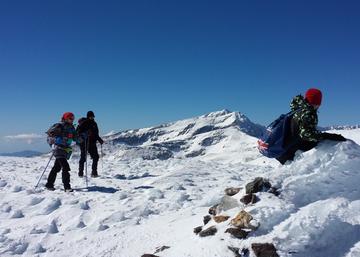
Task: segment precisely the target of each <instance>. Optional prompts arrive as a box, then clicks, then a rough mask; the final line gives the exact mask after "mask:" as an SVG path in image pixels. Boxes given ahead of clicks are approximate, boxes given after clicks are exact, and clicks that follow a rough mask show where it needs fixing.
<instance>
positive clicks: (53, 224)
mask: <svg viewBox="0 0 360 257" xmlns="http://www.w3.org/2000/svg"><path fill="white" fill-rule="evenodd" d="M47 232H48V233H49V234H56V233H59V230H58V227H57V225H56V222H55V220H53V221H52V222H51V224H50V225H49V228H48V231H47Z"/></svg>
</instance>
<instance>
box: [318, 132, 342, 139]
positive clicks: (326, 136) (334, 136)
mask: <svg viewBox="0 0 360 257" xmlns="http://www.w3.org/2000/svg"><path fill="white" fill-rule="evenodd" d="M321 136H322V138H323V139H328V140H332V141H346V138H345V137H343V136H342V135H340V134H331V133H326V132H324V133H322V134H321Z"/></svg>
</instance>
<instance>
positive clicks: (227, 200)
mask: <svg viewBox="0 0 360 257" xmlns="http://www.w3.org/2000/svg"><path fill="white" fill-rule="evenodd" d="M236 207H239V203H238V201H237V200H236V199H234V198H232V197H231V196H228V195H225V196H224V197H223V198H222V199H221V202H220V203H219V204H218V206H217V207H216V214H219V213H221V212H222V211H227V210H231V209H234V208H236ZM216 214H215V215H216Z"/></svg>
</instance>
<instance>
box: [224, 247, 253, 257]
mask: <svg viewBox="0 0 360 257" xmlns="http://www.w3.org/2000/svg"><path fill="white" fill-rule="evenodd" d="M228 249H229V250H230V251H232V252H233V253H234V254H235V257H248V256H249V250H248V249H246V248H243V249H242V250H241V252H240V248H237V247H232V246H228Z"/></svg>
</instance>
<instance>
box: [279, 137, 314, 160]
mask: <svg viewBox="0 0 360 257" xmlns="http://www.w3.org/2000/svg"><path fill="white" fill-rule="evenodd" d="M317 144H318V142H312V141H304V140H301V141H299V142H298V143H297V144H295V145H294V146H292V147H290V148H289V149H288V150H287V152H286V153H284V154H283V155H282V156H280V157H278V158H276V160H278V161H279V162H280V163H281V164H284V163H285V162H286V161H292V160H294V157H295V152H296V151H297V150H301V151H304V152H306V151H309V150H311V149H312V148H314V147H315V146H317Z"/></svg>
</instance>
